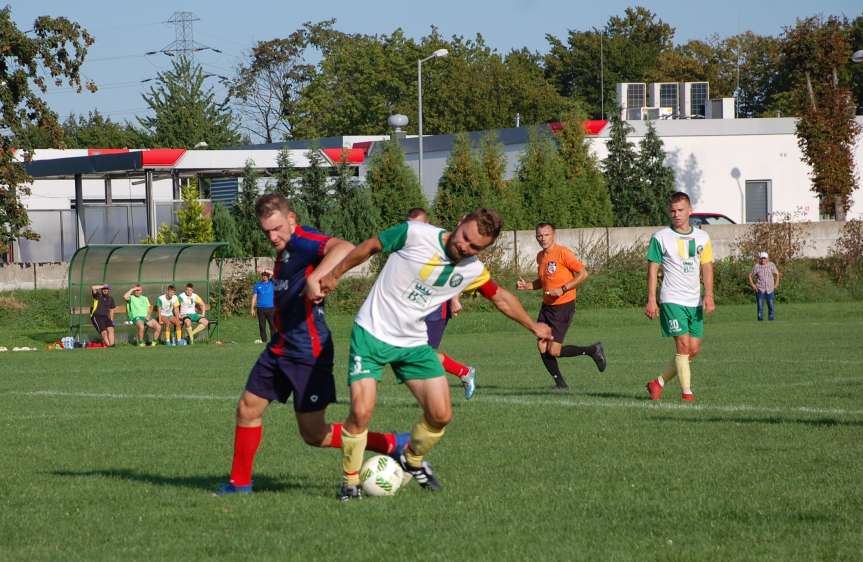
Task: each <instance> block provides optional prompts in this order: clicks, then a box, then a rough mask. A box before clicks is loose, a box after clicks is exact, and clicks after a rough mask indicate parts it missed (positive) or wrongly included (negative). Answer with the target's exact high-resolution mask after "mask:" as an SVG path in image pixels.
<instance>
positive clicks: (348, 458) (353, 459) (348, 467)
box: [342, 427, 369, 486]
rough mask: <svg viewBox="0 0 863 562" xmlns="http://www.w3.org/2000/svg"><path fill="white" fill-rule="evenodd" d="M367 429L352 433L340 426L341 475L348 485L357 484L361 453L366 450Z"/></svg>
mask: <svg viewBox="0 0 863 562" xmlns="http://www.w3.org/2000/svg"><path fill="white" fill-rule="evenodd" d="M368 436H369V432H368V430H366V431H363V432H362V433H358V434H356V435H354V434H353V433H349V432H348V430H347V429H345V428H344V427H342V477H343V479H344V482H345V484H347V485H348V486H358V485H359V483H360V469H361V468H362V467H363V454H364V453H365V452H366V441H367V439H368Z"/></svg>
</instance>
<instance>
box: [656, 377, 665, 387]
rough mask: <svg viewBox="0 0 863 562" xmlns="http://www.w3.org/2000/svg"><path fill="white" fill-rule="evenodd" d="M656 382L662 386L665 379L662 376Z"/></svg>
mask: <svg viewBox="0 0 863 562" xmlns="http://www.w3.org/2000/svg"><path fill="white" fill-rule="evenodd" d="M656 382H658V383H659V386H660V388H661V387H663V386H665V379H664V378H662V377H657V379H656Z"/></svg>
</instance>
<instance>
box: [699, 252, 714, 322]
mask: <svg viewBox="0 0 863 562" xmlns="http://www.w3.org/2000/svg"><path fill="white" fill-rule="evenodd" d="M701 279H702V282H703V283H704V312H706V313H707V314H711V313H712V312H713V311H714V310H715V309H716V304H715V303H714V302H713V262H708V263H703V264H701Z"/></svg>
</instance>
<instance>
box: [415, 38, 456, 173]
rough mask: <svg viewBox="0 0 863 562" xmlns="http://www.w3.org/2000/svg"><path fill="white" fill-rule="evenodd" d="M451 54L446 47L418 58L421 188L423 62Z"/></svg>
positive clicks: (420, 171)
mask: <svg viewBox="0 0 863 562" xmlns="http://www.w3.org/2000/svg"><path fill="white" fill-rule="evenodd" d="M448 54H449V51H447V50H446V49H438V50H437V51H435V52H433V53H432V54H430V55H429V56H427V57H426V58H424V59H419V60H417V106H418V107H419V110H418V111H417V113H418V115H417V117H418V118H417V128H418V132H419V143H420V144H419V149H420V151H419V176H420V188H422V186H423V63H424V62H426V61H427V60H431V59H436V58H441V57H445V56H447V55H448Z"/></svg>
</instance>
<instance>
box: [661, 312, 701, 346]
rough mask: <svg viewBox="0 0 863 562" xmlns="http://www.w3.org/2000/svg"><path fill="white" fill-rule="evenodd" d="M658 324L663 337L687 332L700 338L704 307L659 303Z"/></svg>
mask: <svg viewBox="0 0 863 562" xmlns="http://www.w3.org/2000/svg"><path fill="white" fill-rule="evenodd" d="M659 326H660V328H661V329H662V335H663V336H665V337H669V336H682V335H684V334H689V335H691V336H692V337H693V338H702V337H704V308H703V307H700V306H683V305H682V304H673V303H663V304H660V305H659Z"/></svg>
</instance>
